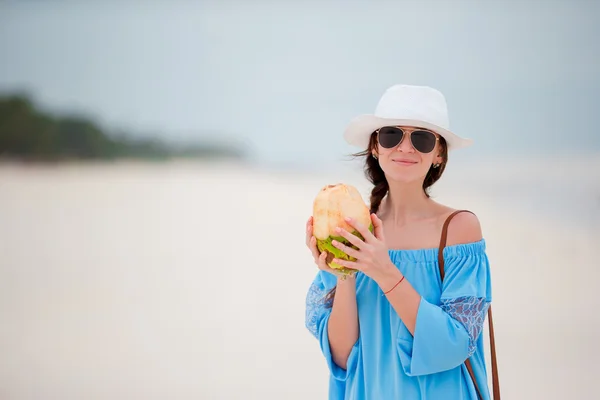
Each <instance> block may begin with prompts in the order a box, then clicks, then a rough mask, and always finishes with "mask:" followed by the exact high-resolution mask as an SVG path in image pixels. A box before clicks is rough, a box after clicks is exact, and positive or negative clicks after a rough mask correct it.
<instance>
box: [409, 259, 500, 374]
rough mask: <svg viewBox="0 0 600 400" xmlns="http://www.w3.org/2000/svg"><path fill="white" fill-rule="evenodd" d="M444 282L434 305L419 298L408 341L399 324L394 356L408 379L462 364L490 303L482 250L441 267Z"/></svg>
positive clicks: (487, 278)
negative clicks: (412, 328)
mask: <svg viewBox="0 0 600 400" xmlns="http://www.w3.org/2000/svg"><path fill="white" fill-rule="evenodd" d="M445 263H446V264H445V270H446V276H445V277H444V282H443V285H442V293H441V297H440V302H439V304H433V303H432V302H429V301H427V300H426V299H425V298H424V297H421V301H420V303H419V309H418V311H417V320H416V325H415V332H414V337H413V336H412V335H411V334H410V332H408V329H407V328H406V326H404V325H403V324H401V326H400V329H399V332H398V353H399V356H400V361H401V363H402V367H403V369H404V372H405V373H406V374H407V375H409V376H419V375H427V374H433V373H436V372H441V371H446V370H449V369H452V368H455V367H457V366H459V365H461V364H462V363H464V362H465V360H466V359H467V358H469V357H470V356H471V355H472V354H473V353H474V352H475V349H476V347H477V339H478V338H479V336H480V334H481V331H482V329H483V322H484V320H485V316H486V313H487V310H488V308H489V305H490V302H491V281H490V268H489V261H488V258H487V256H486V254H485V252H484V251H483V250H482V251H481V252H478V253H474V254H467V255H461V256H457V257H451V258H448V259H446V261H445Z"/></svg>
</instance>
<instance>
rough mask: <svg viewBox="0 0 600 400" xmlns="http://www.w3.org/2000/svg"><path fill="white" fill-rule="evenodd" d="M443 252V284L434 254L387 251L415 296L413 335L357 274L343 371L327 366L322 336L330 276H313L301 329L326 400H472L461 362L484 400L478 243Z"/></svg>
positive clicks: (485, 277)
mask: <svg viewBox="0 0 600 400" xmlns="http://www.w3.org/2000/svg"><path fill="white" fill-rule="evenodd" d="M443 251H444V253H443V254H444V260H445V261H444V262H445V267H444V271H445V277H444V281H443V284H442V280H441V277H440V272H439V265H438V260H437V257H438V249H437V248H429V249H418V250H390V251H389V255H390V259H391V260H392V262H393V263H394V264H395V265H396V267H397V268H398V269H399V270H400V271H401V272H402V274H404V275H405V277H406V278H405V279H406V280H407V281H408V282H410V283H411V285H412V286H413V287H414V288H415V289H416V291H417V292H418V293H419V294H420V295H421V301H420V304H419V309H418V312H417V321H416V327H415V332H414V337H413V335H412V334H411V333H410V332H409V331H408V329H407V328H406V326H405V325H404V323H403V322H402V321H401V320H400V318H399V317H398V314H397V313H396V311H395V310H394V309H393V307H392V306H391V304H390V303H389V301H388V300H387V298H386V297H385V296H383V292H382V290H381V288H380V287H379V286H378V285H377V283H375V281H373V280H372V279H371V278H369V277H368V276H366V275H364V274H362V273H358V274H357V276H356V301H357V307H358V319H359V338H358V340H357V341H356V343H355V344H354V347H353V348H352V351H351V353H350V356H349V358H348V362H347V369H342V368H340V367H339V366H338V365H336V364H335V363H334V361H333V359H332V356H331V350H330V347H329V337H328V334H327V324H328V321H329V317H330V315H331V308H328V307H326V305H325V302H324V296H325V295H326V294H327V292H328V291H329V290H330V289H331V288H332V287H333V286H334V285H335V284H336V277H335V276H333V275H332V274H330V273H328V272H323V271H319V272H318V273H317V276H316V278H315V279H314V281H313V282H312V284H311V286H310V288H309V290H308V294H307V297H306V321H305V324H306V328H307V329H308V330H309V331H310V332H311V333H312V334H313V335H314V336H315V337H316V339H317V340H318V343H319V345H320V348H321V352H322V354H323V356H324V358H325V361H326V363H327V366H328V368H329V374H330V375H329V399H331V400H342V399H344V400H364V399H369V400H383V399H385V400H388V399H390V400H391V399H403V400H417V399H427V400H437V399H440V400H441V399H444V400H446V399H453V400H461V399H473V400H475V399H477V392H476V390H475V386H474V385H473V383H472V381H471V377H470V376H469V373H468V371H467V368H466V367H465V366H464V361H465V360H466V359H467V358H468V357H470V359H471V364H472V367H473V371H474V373H475V376H476V379H477V383H478V385H479V388H480V390H481V392H482V395H483V397H484V399H489V398H490V394H489V389H488V385H487V370H486V365H485V359H484V341H483V335H481V332H482V329H483V322H484V320H485V316H486V313H487V310H488V308H489V305H490V303H491V301H492V290H491V279H490V266H489V260H488V257H487V255H486V250H485V240H484V239H481V240H480V241H477V242H472V243H465V244H457V245H451V246H447V247H445V248H444V250H443Z"/></svg>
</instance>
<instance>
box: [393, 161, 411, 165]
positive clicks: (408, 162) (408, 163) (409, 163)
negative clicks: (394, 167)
mask: <svg viewBox="0 0 600 400" xmlns="http://www.w3.org/2000/svg"><path fill="white" fill-rule="evenodd" d="M392 161H394V163H396V164H399V165H415V164H416V163H417V162H416V161H411V160H392Z"/></svg>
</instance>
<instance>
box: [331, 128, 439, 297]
mask: <svg viewBox="0 0 600 400" xmlns="http://www.w3.org/2000/svg"><path fill="white" fill-rule="evenodd" d="M439 138H440V142H439V143H440V156H441V157H442V163H441V164H440V165H439V166H438V167H437V168H434V167H433V166H431V167H429V171H427V175H425V179H424V180H423V191H424V192H425V195H426V196H427V197H429V189H430V188H431V186H432V185H433V184H434V183H435V182H437V181H438V180H439V179H440V178H441V177H442V174H443V173H444V170H445V169H446V164H447V163H448V145H447V143H446V140H445V139H444V138H443V137H442V136H440V137H439ZM376 148H377V132H373V133H372V134H371V138H370V139H369V147H368V148H367V149H366V150H364V151H361V152H358V153H354V154H352V156H353V157H365V165H364V172H365V176H366V178H367V180H368V181H369V182H371V183H372V184H373V189H372V190H371V198H370V210H371V213H377V211H378V210H379V206H380V205H381V201H382V200H383V198H384V197H385V195H386V194H387V193H388V190H389V185H388V181H387V179H386V178H385V173H384V172H383V169H381V166H380V165H379V161H377V159H376V158H375V157H373V149H376ZM334 296H335V286H334V287H333V289H331V290H330V291H329V293H327V295H326V296H325V304H326V305H327V307H331V306H332V305H333V298H334Z"/></svg>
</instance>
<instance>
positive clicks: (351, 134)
mask: <svg viewBox="0 0 600 400" xmlns="http://www.w3.org/2000/svg"><path fill="white" fill-rule="evenodd" d="M396 125H405V126H415V127H419V128H426V129H429V130H431V131H433V132H435V133H437V134H438V135H440V136H442V137H443V138H444V139H445V140H446V143H447V145H448V151H450V150H455V149H459V148H463V147H468V146H470V145H471V144H473V140H472V139H467V138H462V137H460V136H458V135H457V134H455V133H454V132H451V131H449V130H448V129H445V128H442V127H441V126H438V125H435V124H432V123H429V122H425V121H421V120H416V119H390V118H381V117H376V116H375V115H371V114H365V115H359V116H358V117H356V118H354V119H353V120H352V121H350V123H349V124H348V126H347V127H346V129H345V131H344V139H345V140H346V142H348V143H349V144H351V145H353V146H357V147H360V148H362V149H365V150H366V149H367V148H368V147H369V139H370V138H371V134H372V133H373V132H374V131H375V130H377V129H379V128H381V127H384V126H396Z"/></svg>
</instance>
